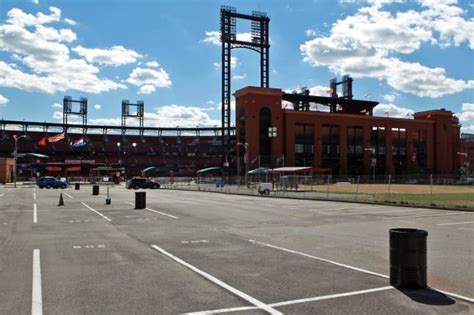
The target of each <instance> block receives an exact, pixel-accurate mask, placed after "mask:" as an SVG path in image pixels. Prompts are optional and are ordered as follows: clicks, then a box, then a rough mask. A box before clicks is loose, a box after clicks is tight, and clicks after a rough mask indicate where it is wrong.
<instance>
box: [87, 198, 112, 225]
mask: <svg viewBox="0 0 474 315" xmlns="http://www.w3.org/2000/svg"><path fill="white" fill-rule="evenodd" d="M81 203H82V205H83V206H84V207H86V208H87V209H89V210H90V211H92V212H95V213H97V214H98V215H100V216H101V217H103V218H104V219H106V220H107V221H109V222H110V221H112V220H111V219H110V218H108V217H106V216H105V215H103V214H102V213H100V212H99V211H97V210H95V209H94V208H92V207H91V206H89V205H87V204H85V203H84V202H82V201H81Z"/></svg>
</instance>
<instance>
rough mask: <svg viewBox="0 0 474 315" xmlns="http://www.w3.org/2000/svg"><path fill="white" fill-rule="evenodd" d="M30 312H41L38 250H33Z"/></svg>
mask: <svg viewBox="0 0 474 315" xmlns="http://www.w3.org/2000/svg"><path fill="white" fill-rule="evenodd" d="M31 314H32V315H41V314H43V297H42V294H41V261H40V250H39V249H34V250H33V281H32V293H31Z"/></svg>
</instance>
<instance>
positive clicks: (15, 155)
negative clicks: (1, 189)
mask: <svg viewBox="0 0 474 315" xmlns="http://www.w3.org/2000/svg"><path fill="white" fill-rule="evenodd" d="M21 138H26V136H25V135H22V136H19V137H17V136H16V135H13V140H15V147H14V149H13V159H14V160H15V165H13V187H15V188H16V161H17V158H18V140H20V139H21Z"/></svg>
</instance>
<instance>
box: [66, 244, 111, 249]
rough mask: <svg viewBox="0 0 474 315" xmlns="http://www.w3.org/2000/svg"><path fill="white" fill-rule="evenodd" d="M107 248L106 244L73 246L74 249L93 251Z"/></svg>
mask: <svg viewBox="0 0 474 315" xmlns="http://www.w3.org/2000/svg"><path fill="white" fill-rule="evenodd" d="M105 247H106V246H105V245H104V244H99V245H91V244H88V245H74V246H72V248H73V249H93V248H105Z"/></svg>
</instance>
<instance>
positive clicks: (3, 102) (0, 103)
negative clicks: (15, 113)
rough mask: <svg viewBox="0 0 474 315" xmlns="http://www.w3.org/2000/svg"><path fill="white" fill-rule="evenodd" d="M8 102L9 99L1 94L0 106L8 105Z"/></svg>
mask: <svg viewBox="0 0 474 315" xmlns="http://www.w3.org/2000/svg"><path fill="white" fill-rule="evenodd" d="M8 101H9V99H8V98H6V97H5V96H3V95H2V94H0V105H5V104H6V103H8Z"/></svg>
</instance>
